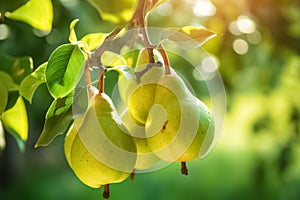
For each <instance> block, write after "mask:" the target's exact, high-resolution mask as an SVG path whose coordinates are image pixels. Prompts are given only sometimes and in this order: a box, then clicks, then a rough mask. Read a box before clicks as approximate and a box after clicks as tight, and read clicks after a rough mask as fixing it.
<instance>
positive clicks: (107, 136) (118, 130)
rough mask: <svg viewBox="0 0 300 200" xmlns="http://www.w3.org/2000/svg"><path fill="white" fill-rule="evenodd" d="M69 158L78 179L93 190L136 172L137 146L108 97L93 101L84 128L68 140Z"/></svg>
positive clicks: (73, 133) (101, 96)
mask: <svg viewBox="0 0 300 200" xmlns="http://www.w3.org/2000/svg"><path fill="white" fill-rule="evenodd" d="M77 130H78V131H77ZM65 154H66V158H67V160H68V162H69V163H70V166H71V168H72V169H73V171H74V173H75V174H76V176H77V177H78V178H79V179H80V180H81V181H82V182H83V183H85V184H86V185H88V186H90V187H93V188H98V187H100V186H101V185H107V184H110V183H118V182H121V181H123V180H125V179H126V178H127V177H128V176H129V175H130V173H131V172H132V171H133V169H134V166H135V163H136V146H135V142H134V140H133V139H132V137H131V136H129V135H127V133H126V131H125V128H124V126H122V124H121V121H120V118H119V117H118V115H117V113H116V112H115V108H114V105H113V103H112V101H111V100H110V98H109V97H108V96H107V95H105V94H103V93H101V94H97V95H95V96H94V97H92V98H91V99H90V102H89V106H88V110H87V112H86V114H85V116H84V120H83V122H82V124H81V125H80V122H79V127H76V126H73V127H72V128H71V129H70V132H69V133H68V134H67V136H66V140H65Z"/></svg>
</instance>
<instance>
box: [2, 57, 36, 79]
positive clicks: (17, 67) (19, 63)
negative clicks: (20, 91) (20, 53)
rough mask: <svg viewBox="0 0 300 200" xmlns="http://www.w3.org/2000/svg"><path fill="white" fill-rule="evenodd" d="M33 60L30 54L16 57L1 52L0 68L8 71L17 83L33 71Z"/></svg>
mask: <svg viewBox="0 0 300 200" xmlns="http://www.w3.org/2000/svg"><path fill="white" fill-rule="evenodd" d="M32 69H33V61H32V58H31V57H29V56H25V57H20V58H15V57H12V56H8V55H5V54H2V53H0V70H2V71H5V72H6V73H8V74H9V75H10V76H11V77H12V79H13V81H14V82H15V83H16V84H20V83H21V81H22V80H23V79H24V78H25V77H26V76H27V75H29V74H30V73H31V72H32Z"/></svg>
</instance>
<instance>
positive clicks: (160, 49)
mask: <svg viewBox="0 0 300 200" xmlns="http://www.w3.org/2000/svg"><path fill="white" fill-rule="evenodd" d="M158 48H159V51H160V53H161V55H162V57H163V59H164V63H165V74H166V75H169V74H171V69H170V62H169V59H168V55H167V53H166V51H165V49H164V47H163V45H162V44H160V45H159V46H158Z"/></svg>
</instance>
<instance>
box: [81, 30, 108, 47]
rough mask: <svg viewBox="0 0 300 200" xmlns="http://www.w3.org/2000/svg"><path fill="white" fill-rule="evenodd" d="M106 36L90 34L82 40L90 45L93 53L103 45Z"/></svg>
mask: <svg viewBox="0 0 300 200" xmlns="http://www.w3.org/2000/svg"><path fill="white" fill-rule="evenodd" d="M106 36H107V34H106V33H90V34H87V35H85V36H84V37H83V38H81V40H82V41H84V42H85V43H86V44H87V45H88V47H89V50H91V51H92V50H94V49H96V48H97V47H98V46H100V45H101V44H102V43H103V41H104V39H105V37H106Z"/></svg>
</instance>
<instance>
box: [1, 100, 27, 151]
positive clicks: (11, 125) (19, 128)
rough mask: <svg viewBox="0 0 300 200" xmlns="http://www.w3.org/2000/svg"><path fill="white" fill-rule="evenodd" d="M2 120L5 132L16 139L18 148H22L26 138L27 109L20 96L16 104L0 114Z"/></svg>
mask: <svg viewBox="0 0 300 200" xmlns="http://www.w3.org/2000/svg"><path fill="white" fill-rule="evenodd" d="M2 122H3V125H4V127H5V129H6V131H7V132H9V133H10V134H11V135H12V136H13V137H14V138H15V140H16V141H17V143H18V146H19V148H20V150H21V151H22V150H24V148H25V144H24V141H26V140H27V138H28V118H27V111H26V107H25V104H24V101H23V99H22V97H19V98H18V100H17V102H16V104H15V105H14V106H13V107H12V108H11V109H9V110H7V111H5V112H4V113H3V114H2Z"/></svg>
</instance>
